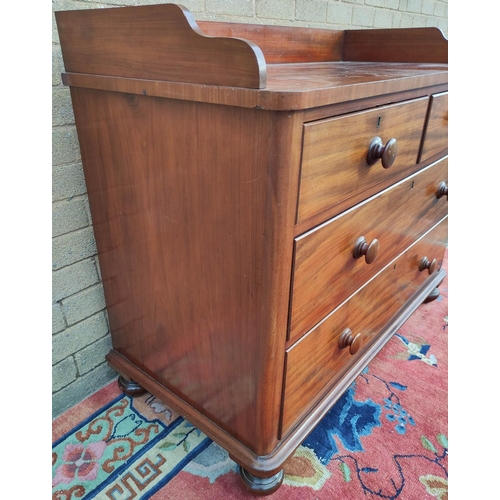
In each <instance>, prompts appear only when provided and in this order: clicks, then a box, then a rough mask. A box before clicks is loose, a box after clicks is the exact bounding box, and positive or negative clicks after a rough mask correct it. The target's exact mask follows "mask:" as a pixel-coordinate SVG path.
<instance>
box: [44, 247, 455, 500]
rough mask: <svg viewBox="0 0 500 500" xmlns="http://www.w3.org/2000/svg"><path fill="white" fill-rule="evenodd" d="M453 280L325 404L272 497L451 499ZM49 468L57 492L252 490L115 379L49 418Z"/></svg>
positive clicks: (122, 494) (118, 497)
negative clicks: (450, 309) (339, 395)
mask: <svg viewBox="0 0 500 500" xmlns="http://www.w3.org/2000/svg"><path fill="white" fill-rule="evenodd" d="M444 268H445V269H446V268H447V256H446V257H445V261H444ZM447 287H448V280H447V278H445V280H444V282H443V283H442V285H441V286H440V291H441V295H440V297H439V298H438V299H437V300H436V301H434V302H431V303H429V304H422V305H421V306H420V307H419V308H418V309H417V311H416V312H415V313H414V314H413V316H412V317H411V318H410V319H409V320H408V321H407V322H406V323H405V324H404V325H403V327H402V328H401V329H400V330H399V331H398V333H397V334H396V335H394V336H393V338H392V339H391V340H390V341H389V342H388V343H387V344H386V346H385V347H384V349H383V350H382V351H381V352H380V353H379V354H378V355H377V357H376V358H375V359H374V360H373V361H372V362H371V363H370V365H369V366H368V368H367V369H366V370H365V371H364V372H363V373H362V374H361V375H360V376H359V377H358V378H357V379H356V381H355V382H354V383H353V384H352V386H351V387H350V388H349V390H348V391H347V392H346V393H345V394H344V395H343V396H342V398H341V399H340V400H339V401H338V402H337V404H336V405H335V406H334V407H333V408H332V409H331V410H330V411H329V412H328V413H327V415H326V416H325V417H324V418H323V420H322V421H321V423H320V424H319V425H318V426H317V427H316V429H315V430H314V431H313V432H312V433H311V434H310V435H309V436H308V438H307V439H306V440H305V441H304V442H303V443H302V445H301V446H300V447H299V448H298V449H297V450H296V452H295V454H294V455H293V457H292V458H291V459H290V460H289V461H288V462H287V463H286V466H285V479H284V481H283V485H282V486H281V487H280V489H279V490H278V491H277V492H276V493H274V494H273V495H271V496H269V497H268V498H272V499H276V500H285V499H286V500H295V499H297V500H308V499H311V500H313V499H314V500H323V499H329V500H330V499H334V498H342V499H345V500H357V499H365V498H370V499H378V498H382V499H390V500H392V499H400V500H424V499H434V498H437V499H439V500H446V499H447V498H448V441H447V435H448V360H447V353H448V338H447V337H448V316H447V314H448V294H447V291H448V290H447ZM52 470H53V490H52V491H53V493H52V498H53V500H56V499H57V500H72V499H90V498H96V499H112V500H125V499H126V500H129V499H149V498H151V499H154V500H163V499H175V500H177V499H178V500H195V499H208V500H222V499H228V500H230V499H246V498H248V499H250V498H255V497H254V496H253V495H251V494H249V493H248V492H247V491H246V490H245V489H244V487H243V485H242V483H241V481H240V479H239V476H238V474H237V468H236V464H235V463H234V462H233V461H232V460H231V459H229V457H228V454H227V453H226V452H225V451H224V450H223V449H222V448H220V447H219V446H217V445H216V444H215V443H214V442H212V441H211V440H210V439H209V438H208V437H206V436H205V435H204V434H203V433H201V432H200V431H199V430H198V429H196V428H195V427H193V426H192V425H190V424H189V423H188V422H187V421H186V420H184V419H183V418H181V417H179V416H178V415H177V414H176V413H175V412H173V411H172V410H170V409H169V408H167V407H166V406H165V405H164V404H163V403H162V402H161V401H159V400H158V399H156V398H155V397H153V396H151V395H149V394H146V395H143V396H141V397H139V398H135V399H131V398H130V397H128V396H124V395H123V394H121V392H120V391H119V389H118V386H117V384H116V382H112V383H111V384H109V385H108V386H106V387H105V388H103V389H102V390H100V391H99V392H98V393H96V394H94V395H93V396H91V397H89V398H88V399H86V400H85V401H83V402H82V403H81V404H79V405H77V406H76V407H74V408H72V409H70V410H68V411H67V412H66V413H65V414H63V415H61V416H60V417H59V418H57V419H56V420H54V422H53V448H52Z"/></svg>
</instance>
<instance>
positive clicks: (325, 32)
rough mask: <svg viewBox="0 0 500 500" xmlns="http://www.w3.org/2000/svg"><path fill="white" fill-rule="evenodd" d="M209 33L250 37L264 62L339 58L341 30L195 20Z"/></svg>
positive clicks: (335, 59) (332, 59) (275, 62)
mask: <svg viewBox="0 0 500 500" xmlns="http://www.w3.org/2000/svg"><path fill="white" fill-rule="evenodd" d="M198 26H199V27H200V28H201V30H202V31H203V32H204V33H205V34H207V35H210V36H217V37H225V38H226V37H230V38H233V37H234V38H243V39H245V40H251V41H252V42H253V43H255V44H256V45H257V46H258V47H259V48H260V49H261V50H262V52H263V54H264V57H265V60H266V63H267V64H284V63H300V62H309V63H312V62H328V61H340V60H341V56H342V43H343V40H344V32H343V31H342V30H331V29H317V28H301V27H299V26H270V25H261V24H259V25H257V24H240V23H225V22H213V21H198Z"/></svg>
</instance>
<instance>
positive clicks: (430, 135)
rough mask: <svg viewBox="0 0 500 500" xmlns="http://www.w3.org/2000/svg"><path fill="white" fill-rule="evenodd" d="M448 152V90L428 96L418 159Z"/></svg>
mask: <svg viewBox="0 0 500 500" xmlns="http://www.w3.org/2000/svg"><path fill="white" fill-rule="evenodd" d="M447 152H448V92H443V93H442V94H436V95H432V96H431V97H430V105H429V115H428V117H427V121H426V126H425V130H424V136H423V140H422V150H421V153H420V158H419V161H421V162H424V161H427V160H429V159H431V158H433V157H435V156H436V155H444V154H447Z"/></svg>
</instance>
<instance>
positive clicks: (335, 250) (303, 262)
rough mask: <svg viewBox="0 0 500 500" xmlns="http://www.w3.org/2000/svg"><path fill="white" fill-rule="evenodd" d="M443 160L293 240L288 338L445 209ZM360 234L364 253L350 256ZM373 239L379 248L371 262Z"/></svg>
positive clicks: (353, 288) (326, 310)
mask: <svg viewBox="0 0 500 500" xmlns="http://www.w3.org/2000/svg"><path fill="white" fill-rule="evenodd" d="M447 179H448V159H447V158H444V159H442V160H440V161H439V162H436V163H433V164H432V165H430V166H429V167H426V168H425V169H423V170H422V171H420V172H418V173H417V174H414V175H412V176H411V177H409V178H407V179H405V180H403V181H400V182H399V183H397V184H395V185H394V186H392V187H390V188H388V189H386V190H385V191H383V192H382V193H380V194H378V195H376V196H374V197H373V198H371V199H369V200H367V201H366V202H364V203H362V204H360V205H357V206H356V207H354V208H352V209H351V210H348V211H347V212H345V213H343V214H341V215H340V216H337V217H335V218H333V219H331V220H330V221H328V222H326V223H324V224H322V225H321V226H319V227H317V228H315V229H314V230H312V231H309V232H308V233H305V234H304V235H302V236H299V237H297V238H296V239H295V243H294V264H293V265H294V267H293V269H294V270H293V283H292V296H291V313H290V324H289V339H292V340H293V339H297V338H299V337H300V336H301V335H302V334H304V333H305V332H307V331H308V330H310V329H311V328H312V327H313V326H314V325H315V324H316V323H318V321H320V320H321V319H322V318H324V317H325V316H326V315H327V314H328V313H329V312H330V311H332V310H333V309H335V308H336V307H337V306H338V305H339V304H340V303H341V302H343V301H344V300H345V299H347V298H348V297H349V295H351V294H353V293H354V292H355V291H356V290H357V289H358V288H359V287H360V286H362V285H363V284H364V283H365V282H366V281H368V280H369V279H370V278H372V277H373V276H374V275H375V274H376V273H378V272H379V271H380V270H381V269H382V268H383V267H385V266H386V265H387V264H388V263H389V262H390V261H391V260H393V259H394V258H395V257H396V256H397V255H399V254H400V253H401V252H403V251H404V250H405V249H406V248H408V247H409V246H410V245H411V244H412V243H414V242H415V241H416V240H417V239H418V238H420V236H422V235H423V234H424V233H425V232H426V231H428V230H429V229H430V228H431V227H433V226H434V225H435V224H436V223H437V222H438V221H440V220H441V219H442V218H443V217H444V216H445V215H446V214H447V213H448V207H447V205H448V201H447V197H446V196H442V197H441V198H439V199H438V198H437V197H436V192H437V191H438V188H439V185H440V184H441V182H447ZM361 237H364V239H365V241H366V246H368V247H369V251H368V253H367V256H366V257H365V256H362V257H360V258H357V259H356V258H354V257H353V252H354V249H355V246H356V244H357V242H358V240H359V239H360V238H361ZM374 240H378V243H379V245H380V246H379V250H378V254H377V256H376V258H375V260H374V261H373V262H370V263H367V261H370V258H369V257H373V251H374V250H375V247H374V244H375V242H374Z"/></svg>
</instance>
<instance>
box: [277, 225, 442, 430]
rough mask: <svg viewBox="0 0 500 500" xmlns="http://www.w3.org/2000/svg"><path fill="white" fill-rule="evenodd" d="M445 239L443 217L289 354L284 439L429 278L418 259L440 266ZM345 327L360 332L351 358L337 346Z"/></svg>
mask: <svg viewBox="0 0 500 500" xmlns="http://www.w3.org/2000/svg"><path fill="white" fill-rule="evenodd" d="M447 236H448V218H447V217H445V218H444V219H443V220H442V221H441V222H440V223H438V224H437V225H436V226H435V227H434V228H432V229H431V230H430V231H429V232H428V233H426V234H425V235H424V236H423V237H422V238H421V239H420V240H418V241H417V242H416V243H415V244H414V245H413V246H411V247H410V248H409V249H408V250H406V251H405V252H404V253H403V254H401V255H400V256H399V257H398V258H397V259H396V260H394V261H393V262H391V263H389V265H387V266H386V267H385V268H384V269H383V270H382V271H381V272H380V274H378V275H377V276H376V277H375V278H374V279H373V280H372V281H370V282H369V283H368V284H366V285H365V286H364V287H363V288H361V289H360V290H358V291H357V293H356V294H355V295H353V296H352V297H351V298H350V299H349V300H348V301H347V302H345V303H344V304H342V305H341V306H340V307H339V308H338V309H337V310H335V311H334V312H333V313H332V314H331V315H329V316H328V317H327V318H325V319H324V321H322V322H321V323H320V324H319V325H318V326H317V327H316V328H315V329H314V330H312V331H310V332H309V333H308V334H307V335H305V336H304V337H303V338H302V339H300V340H299V342H297V343H296V344H295V345H293V346H292V347H291V348H290V349H289V350H288V351H287V353H286V378H285V388H284V394H285V397H284V403H283V420H282V424H283V425H282V429H283V432H282V435H284V434H285V433H286V432H287V431H288V430H289V429H290V428H291V427H292V426H293V425H294V424H295V423H296V422H298V421H299V420H300V418H301V417H302V416H303V415H305V414H306V412H307V411H308V410H310V409H311V407H312V406H313V405H314V404H315V403H317V402H319V401H320V400H321V399H322V397H324V396H326V394H327V393H328V391H329V390H330V389H331V388H332V387H333V385H334V384H335V383H336V382H338V381H339V379H340V378H341V377H342V376H343V375H344V374H345V373H346V371H347V370H348V369H349V367H350V366H352V365H353V364H354V363H355V362H356V360H357V359H358V358H359V357H360V355H361V354H362V353H363V352H364V351H366V350H367V348H368V347H369V345H370V343H371V342H372V341H374V340H375V339H376V338H377V336H378V334H379V333H380V332H381V331H382V329H383V328H384V327H385V326H386V324H387V322H388V321H389V320H390V319H391V318H392V317H393V316H394V315H395V314H396V313H397V312H398V311H399V310H400V309H401V308H402V307H403V306H404V304H405V302H406V301H407V300H408V299H410V298H411V296H412V295H413V294H414V293H415V292H416V291H417V290H418V289H419V288H420V286H421V285H423V284H424V282H425V281H426V280H427V279H428V278H429V271H428V270H423V271H419V264H420V262H421V261H422V259H423V258H424V257H427V259H428V261H430V262H432V261H433V260H434V259H436V260H437V268H436V269H438V268H439V267H440V266H441V263H442V259H443V256H444V251H445V246H446V241H447ZM434 272H436V271H434ZM347 328H348V329H350V330H351V332H353V333H354V336H356V335H357V334H358V333H361V336H360V337H358V340H357V342H359V343H358V346H359V350H358V351H357V352H355V353H354V354H351V352H350V348H349V347H347V348H342V349H341V348H340V347H339V339H340V337H341V335H342V332H343V331H344V330H346V329H347ZM355 345H356V343H353V346H355Z"/></svg>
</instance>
